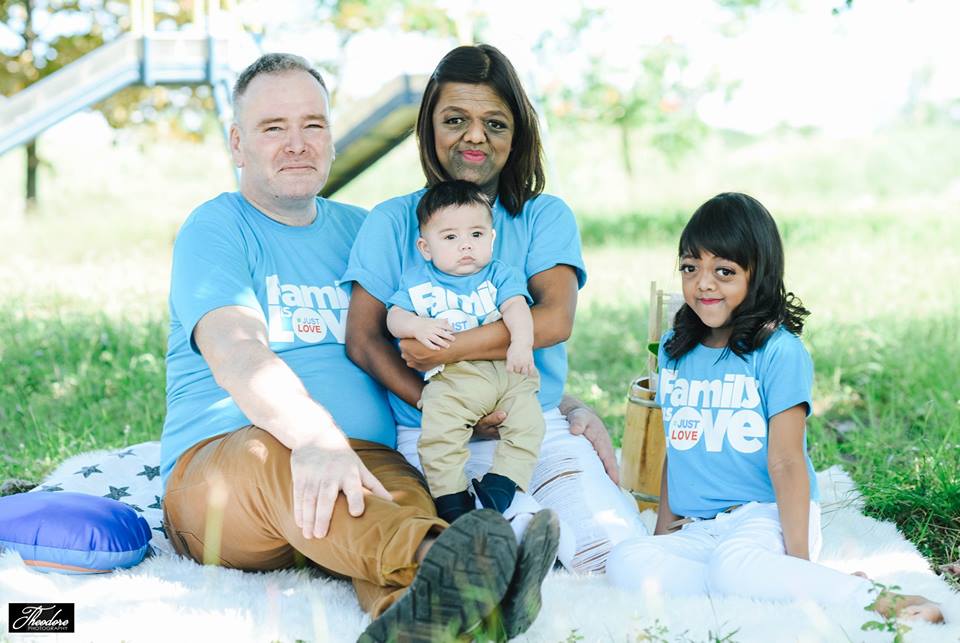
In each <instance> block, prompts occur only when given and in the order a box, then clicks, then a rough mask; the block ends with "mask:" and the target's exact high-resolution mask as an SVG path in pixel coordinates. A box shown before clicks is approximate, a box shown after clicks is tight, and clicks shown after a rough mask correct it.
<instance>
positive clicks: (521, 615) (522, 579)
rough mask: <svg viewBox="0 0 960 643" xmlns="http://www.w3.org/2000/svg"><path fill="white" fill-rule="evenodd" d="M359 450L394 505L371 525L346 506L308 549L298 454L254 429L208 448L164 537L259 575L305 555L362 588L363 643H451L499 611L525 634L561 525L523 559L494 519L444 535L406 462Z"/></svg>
mask: <svg viewBox="0 0 960 643" xmlns="http://www.w3.org/2000/svg"><path fill="white" fill-rule="evenodd" d="M350 444H351V447H352V448H353V449H354V450H355V451H356V453H357V455H358V456H359V457H360V459H361V460H362V461H363V463H364V465H365V466H366V467H367V468H368V469H369V470H370V472H371V473H372V474H373V475H374V476H376V477H377V479H378V480H380V482H381V483H382V484H383V485H384V487H386V489H387V490H388V491H389V492H390V493H391V495H392V496H393V501H389V500H384V499H382V498H379V497H376V496H374V495H372V494H366V495H365V498H364V506H365V509H364V513H363V514H362V515H361V516H358V517H353V516H350V514H349V512H348V509H347V503H346V499H345V498H344V497H343V495H342V494H341V495H340V497H339V498H338V499H337V502H336V505H335V507H334V511H333V516H332V518H331V521H330V528H329V530H328V532H327V535H326V536H325V537H324V538H311V539H307V538H304V537H303V531H302V529H300V528H299V527H297V525H296V524H295V522H294V518H293V515H294V513H293V506H292V505H293V490H292V482H291V477H290V450H289V449H287V448H286V447H285V446H284V445H283V444H282V443H280V442H279V441H278V440H276V438H274V437H273V436H272V435H271V434H270V433H268V432H266V431H263V430H262V429H258V428H256V427H252V426H251V427H246V428H243V429H239V430H237V431H234V432H232V433H228V434H225V435H221V436H217V437H214V438H211V439H209V440H206V441H203V442H200V443H199V444H197V445H195V446H194V447H192V448H191V449H190V450H188V451H187V452H185V453H184V454H183V455H182V456H181V457H180V458H179V460H178V461H177V465H176V466H175V467H174V470H173V471H172V472H171V474H170V477H169V479H168V480H167V485H166V493H165V496H164V502H163V505H164V518H165V520H164V526H165V528H166V530H167V535H168V536H169V538H170V540H171V543H172V544H173V547H174V549H175V550H176V551H177V552H178V553H180V554H181V555H185V556H189V557H190V558H192V559H194V560H195V561H198V562H205V563H208V564H219V565H224V566H227V567H234V568H237V569H244V570H251V571H264V570H272V569H282V568H287V567H292V566H294V565H295V564H296V559H297V556H298V553H299V555H302V556H303V557H305V558H307V559H309V560H310V561H312V562H313V563H315V564H316V565H318V566H319V567H321V568H323V569H324V570H326V571H328V572H330V573H333V574H335V575H339V576H343V577H346V578H350V579H352V580H353V584H354V588H355V589H356V592H357V597H358V599H359V601H360V605H361V606H362V607H363V608H364V609H365V610H366V611H367V612H369V613H370V615H371V618H373V619H374V620H373V622H372V623H371V624H370V626H369V627H368V628H367V630H366V631H365V632H364V635H363V637H361V640H369V641H387V640H397V639H399V640H410V641H417V640H425V641H426V640H436V639H438V638H440V639H442V638H452V637H455V636H456V635H458V634H460V633H463V632H465V631H467V630H469V629H470V628H472V627H473V626H475V625H476V624H478V623H479V622H480V621H481V620H482V619H484V618H487V617H488V616H490V615H491V613H494V612H495V611H496V608H497V607H498V606H499V607H500V608H501V609H500V617H501V618H502V623H503V629H504V632H501V634H505V635H506V636H511V637H512V636H516V635H517V634H519V633H521V632H523V631H525V630H526V629H527V628H528V627H529V626H530V624H531V623H532V622H533V620H534V618H535V617H536V614H537V612H538V611H539V608H540V585H541V583H542V581H543V578H544V577H545V576H546V574H547V572H548V571H549V569H550V567H551V566H552V565H553V561H554V558H555V556H556V548H557V542H558V539H559V527H558V523H557V519H556V516H555V515H554V514H552V513H550V512H544V513H543V515H542V516H540V517H539V518H538V519H537V520H536V524H535V525H534V523H533V522H531V527H530V528H528V531H527V534H526V536H525V538H524V541H523V543H522V544H521V545H520V547H519V550H518V547H517V544H516V538H515V536H514V534H513V531H512V530H511V528H510V526H509V525H508V524H507V523H506V521H504V519H503V517H502V516H500V515H499V514H497V513H496V512H493V511H489V510H485V511H477V512H474V513H473V514H471V518H470V520H469V521H466V522H463V520H462V519H461V520H460V521H457V523H455V525H454V526H453V527H451V528H449V529H447V524H446V523H445V522H443V521H442V520H440V519H439V518H437V517H436V513H435V510H434V506H433V499H432V498H431V496H430V493H429V492H428V490H427V488H426V484H425V482H424V480H423V477H422V476H421V474H420V473H419V472H418V471H417V470H416V469H415V468H413V467H412V466H411V465H410V464H408V463H407V461H406V460H405V459H404V458H403V456H401V455H400V454H399V453H398V452H396V451H395V450H393V449H390V448H388V447H385V446H383V445H381V444H377V443H373V442H366V441H363V440H351V441H350ZM461 522H463V524H462V525H461ZM531 530H532V531H531ZM408 586H409V587H410V591H407V587H408Z"/></svg>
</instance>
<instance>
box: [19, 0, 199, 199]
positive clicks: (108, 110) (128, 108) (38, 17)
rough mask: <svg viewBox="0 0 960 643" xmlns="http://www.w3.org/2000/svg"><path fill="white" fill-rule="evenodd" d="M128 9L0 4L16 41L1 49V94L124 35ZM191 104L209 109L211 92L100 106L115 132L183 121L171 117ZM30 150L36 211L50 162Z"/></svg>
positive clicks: (58, 1)
mask: <svg viewBox="0 0 960 643" xmlns="http://www.w3.org/2000/svg"><path fill="white" fill-rule="evenodd" d="M197 1H199V0H197ZM129 9H130V4H129V3H128V2H118V1H116V0H0V32H2V31H6V32H7V34H8V35H10V36H12V38H10V40H12V41H14V42H15V43H16V44H15V45H14V46H12V47H11V48H9V49H7V50H0V94H3V95H5V96H12V95H13V94H15V93H17V92H19V91H22V90H24V89H26V88H27V87H29V86H30V85H32V84H33V83H35V82H37V81H39V80H42V79H43V78H46V77H47V76H50V75H51V74H54V73H56V72H57V71H59V70H60V69H62V68H63V67H65V66H67V65H68V64H70V63H72V62H73V61H75V60H77V59H78V58H80V57H82V56H84V55H85V54H88V53H90V52H91V51H93V50H94V49H96V48H97V47H100V46H101V45H103V44H104V42H107V41H110V40H113V39H115V38H117V37H119V36H120V35H121V34H122V33H123V32H124V31H126V30H128V29H129V28H130V15H129ZM156 15H157V19H158V24H159V27H160V28H165V29H175V28H176V27H178V26H179V25H182V24H183V23H185V22H187V21H188V20H189V18H190V15H189V11H188V7H186V6H184V5H182V4H181V3H176V2H173V3H165V4H164V5H163V6H162V7H160V8H158V9H157V11H156ZM186 104H193V105H199V106H202V107H209V106H210V105H211V104H212V100H211V99H210V97H209V91H205V90H197V89H194V88H188V89H185V90H176V89H173V90H171V89H170V88H162V87H159V88H144V87H132V88H128V89H126V90H124V91H122V92H120V93H118V94H117V95H115V96H112V97H110V98H108V99H107V100H105V101H103V102H102V103H100V104H98V105H96V106H95V107H96V108H97V109H99V110H100V111H101V112H103V114H104V116H105V117H106V118H107V122H108V123H110V125H111V126H113V127H115V128H116V127H123V126H126V125H128V124H130V123H139V122H158V121H162V120H164V119H167V120H168V121H169V122H171V123H179V122H180V121H179V120H178V119H173V118H170V117H171V116H173V115H174V114H175V113H177V111H178V110H179V109H182V108H183V107H184V105H186ZM181 129H182V128H181ZM25 147H26V185H25V194H26V205H27V209H28V211H29V210H32V209H34V208H35V207H36V203H37V194H38V191H37V170H38V168H39V167H40V166H41V165H42V164H44V163H45V161H44V160H43V159H42V158H41V157H40V156H39V154H38V152H37V142H36V140H33V141H30V142H29V143H27V145H26V146H25Z"/></svg>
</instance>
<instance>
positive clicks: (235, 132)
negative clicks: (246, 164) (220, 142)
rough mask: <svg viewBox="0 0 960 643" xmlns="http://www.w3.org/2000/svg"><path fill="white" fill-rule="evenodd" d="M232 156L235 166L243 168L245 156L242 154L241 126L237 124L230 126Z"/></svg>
mask: <svg viewBox="0 0 960 643" xmlns="http://www.w3.org/2000/svg"><path fill="white" fill-rule="evenodd" d="M230 156H232V157H233V164H234V165H236V166H237V167H243V154H242V153H241V152H240V126H239V125H237V124H236V123H231V124H230Z"/></svg>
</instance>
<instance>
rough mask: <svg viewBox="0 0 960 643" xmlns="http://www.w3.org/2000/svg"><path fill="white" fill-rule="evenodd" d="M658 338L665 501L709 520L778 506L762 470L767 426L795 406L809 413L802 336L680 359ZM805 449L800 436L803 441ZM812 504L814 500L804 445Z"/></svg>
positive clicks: (699, 350) (809, 367)
mask: <svg viewBox="0 0 960 643" xmlns="http://www.w3.org/2000/svg"><path fill="white" fill-rule="evenodd" d="M672 334H673V331H667V332H666V333H665V334H664V335H663V337H662V338H661V340H660V356H659V364H660V377H659V384H658V387H657V401H658V402H659V403H660V406H661V407H662V409H663V426H664V431H665V434H666V441H667V495H668V497H669V499H670V510H671V511H673V513H675V514H677V515H679V516H691V517H696V518H712V517H713V516H715V515H716V514H717V513H718V512H720V511H723V510H725V509H727V508H729V507H731V506H733V505H740V504H745V503H748V502H753V501H756V502H776V496H775V495H774V490H773V483H772V482H771V480H770V474H769V471H768V470H767V438H768V430H769V428H768V422H769V420H770V418H771V417H773V416H774V415H776V414H778V413H780V412H782V411H786V410H787V409H789V408H791V407H793V406H796V405H797V404H806V405H807V415H809V414H810V412H811V410H812V409H813V401H812V396H811V389H812V387H813V362H812V360H811V359H810V355H809V354H808V353H807V350H806V348H804V346H803V343H802V342H801V341H800V338H799V337H797V336H796V335H794V334H792V333H790V332H789V331H787V330H786V329H784V328H782V327H781V328H779V329H778V330H777V331H776V332H775V333H774V334H773V335H772V336H771V337H770V338H769V339H768V340H767V342H766V343H765V344H764V345H763V346H761V347H760V348H758V349H757V350H755V351H753V352H751V353H747V354H746V355H744V357H743V358H740V357H737V355H736V354H734V353H733V352H732V351H726V352H724V349H722V348H710V347H708V346H704V345H702V344H698V345H697V346H696V347H695V348H693V349H692V350H691V351H690V352H689V353H687V354H686V355H683V356H682V357H680V359H679V360H672V359H670V358H669V357H668V356H667V354H666V352H665V351H664V348H663V347H664V346H665V345H666V342H667V340H668V339H669V338H670V337H671V336H672ZM804 445H806V436H804ZM804 457H805V459H806V462H807V471H808V473H809V476H810V498H811V499H812V500H819V498H820V493H819V489H818V487H817V478H816V474H815V473H814V470H813V463H812V462H811V461H810V456H809V454H807V453H806V446H804Z"/></svg>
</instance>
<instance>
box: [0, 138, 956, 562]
mask: <svg viewBox="0 0 960 643" xmlns="http://www.w3.org/2000/svg"><path fill="white" fill-rule="evenodd" d="M57 136H59V135H55V134H51V135H50V137H51V138H49V139H43V140H42V141H41V148H40V151H41V154H42V155H43V154H51V155H52V154H53V153H54V152H55V153H56V154H57V158H56V163H55V165H53V166H52V167H48V166H45V168H44V169H43V170H42V172H41V190H42V201H41V203H40V207H39V209H38V212H36V213H35V214H34V215H33V216H31V217H22V216H18V215H17V212H16V210H17V208H16V207H14V206H11V207H10V208H7V209H6V210H4V211H0V238H3V239H5V240H7V239H13V240H14V242H13V243H8V244H7V245H6V247H5V249H4V253H3V254H2V256H0V372H2V373H3V377H2V379H0V481H3V480H5V479H8V478H27V479H31V480H39V479H40V478H41V477H43V476H44V475H45V474H46V473H48V472H49V471H50V470H51V469H52V468H53V467H54V466H55V465H56V464H57V463H58V462H60V461H62V460H63V459H64V458H66V457H68V456H71V455H74V454H76V453H80V452H83V451H87V450H91V449H98V448H111V447H119V446H123V445H126V444H133V443H137V442H141V441H144V440H155V439H158V438H159V435H160V429H161V426H162V421H163V413H164V368H163V355H164V352H165V341H166V339H165V338H166V325H167V321H166V311H165V309H166V296H167V281H168V278H169V257H170V248H171V243H172V240H173V238H174V235H175V233H176V230H177V228H178V226H179V224H180V222H182V220H183V219H184V218H185V217H186V216H187V214H188V213H189V212H190V210H191V209H192V208H194V207H195V206H196V205H197V204H199V203H201V202H202V201H204V200H206V199H208V198H210V197H212V196H214V195H215V194H216V193H218V192H220V191H222V190H229V189H232V186H233V177H232V176H231V173H230V166H229V163H228V162H226V160H225V156H224V153H223V150H222V143H221V141H219V140H218V139H213V140H211V141H210V142H208V143H206V144H204V145H201V146H196V145H189V144H186V143H177V142H169V141H166V142H164V143H163V144H162V145H160V144H157V143H156V142H155V141H140V140H138V139H137V137H136V136H128V137H126V138H120V139H118V142H117V144H116V145H112V144H110V143H109V142H103V141H96V140H93V141H88V142H87V143H86V144H84V145H68V144H65V143H64V142H63V141H61V140H58V139H57ZM550 146H551V147H552V149H553V150H555V151H556V152H557V154H556V157H555V159H554V161H555V162H554V165H553V173H552V174H551V182H552V183H551V187H550V191H552V192H555V193H558V194H561V195H562V196H564V197H565V198H566V199H567V200H568V202H569V203H570V204H571V206H572V207H573V208H574V211H575V212H576V213H577V217H578V221H579V223H580V226H581V230H582V236H583V239H584V245H585V250H584V255H585V260H586V262H587V267H588V271H589V279H588V283H587V286H586V288H585V289H584V290H583V291H581V293H580V300H579V307H578V313H577V324H576V328H575V332H574V337H573V339H572V341H571V343H570V365H571V372H570V378H569V391H570V392H571V393H573V394H574V395H577V396H579V397H582V398H583V399H585V400H586V401H588V402H590V403H591V404H593V405H595V406H596V408H597V409H598V411H599V412H600V413H601V414H602V415H603V417H604V419H605V420H606V421H607V423H608V426H609V427H610V430H611V433H612V435H613V436H614V439H615V440H616V441H617V442H619V439H620V436H621V435H622V432H623V418H624V412H625V404H626V393H627V387H628V385H629V383H630V381H631V380H632V379H633V378H634V377H637V376H638V375H641V374H642V373H643V372H644V371H645V368H646V353H645V343H646V327H647V322H646V319H647V317H646V305H647V304H646V302H647V293H648V289H649V283H650V281H651V280H656V281H657V282H658V283H659V284H661V285H662V286H663V287H664V288H666V289H668V290H676V289H677V288H678V286H679V281H678V279H677V274H676V258H675V253H676V240H677V236H678V234H679V231H680V229H681V228H682V226H683V224H684V223H685V221H686V218H687V217H688V216H689V214H690V213H691V212H692V211H693V209H694V208H696V207H697V206H698V205H699V204H700V203H701V202H702V201H703V200H705V199H706V198H708V197H710V196H711V195H713V194H715V193H716V192H720V191H725V190H731V189H739V190H745V191H748V192H750V193H752V194H754V195H755V196H757V197H758V198H759V199H760V200H761V201H763V202H764V203H765V204H766V205H767V206H768V207H769V208H770V209H771V211H772V212H773V213H774V216H775V217H776V219H777V221H778V223H779V225H780V227H781V229H782V231H783V236H784V238H785V241H786V246H787V282H788V284H787V285H788V287H789V288H790V289H791V290H794V291H795V292H797V293H798V294H799V295H800V296H801V297H802V299H803V300H804V303H805V304H806V305H807V306H808V307H809V308H810V309H811V310H812V311H813V316H812V317H811V318H810V320H809V324H808V329H807V332H806V333H805V339H806V341H807V344H808V346H809V347H810V349H811V353H812V355H813V358H814V362H815V368H816V385H815V386H816V390H815V400H816V407H817V408H816V415H815V416H814V417H813V418H812V420H811V422H810V446H811V453H812V456H813V459H814V461H815V464H816V466H817V467H818V468H822V467H825V466H828V465H831V464H834V463H841V464H842V465H843V466H844V467H845V468H846V469H847V470H848V471H850V473H851V475H852V476H853V478H854V479H855V480H856V482H857V484H858V485H859V487H860V489H861V490H862V491H863V492H864V495H865V498H866V503H867V511H868V512H870V513H871V514H873V515H875V516H877V517H880V518H883V519H887V520H894V521H895V522H896V523H897V524H898V526H899V527H900V528H901V529H902V530H903V531H904V533H905V534H906V535H907V537H908V538H909V539H910V540H911V541H913V542H914V543H915V544H916V545H917V546H918V547H919V548H920V550H921V551H922V552H923V553H924V554H925V555H927V556H928V557H929V558H930V560H931V562H932V563H935V564H939V563H944V562H947V561H951V560H956V559H958V558H960V524H958V522H957V521H958V516H960V336H958V328H960V318H958V313H957V307H956V297H955V296H954V295H953V291H954V283H953V282H954V281H955V279H954V277H955V275H957V274H960V253H957V252H956V248H960V230H958V229H957V227H956V225H955V223H954V222H953V219H952V217H953V216H954V214H955V212H956V211H957V210H958V209H960V182H958V180H957V179H956V176H955V168H956V167H958V166H960V131H958V130H957V128H952V129H950V128H927V129H917V128H911V129H899V130H891V131H888V132H882V133H880V134H878V135H876V136H873V137H865V138H861V139H851V140H846V141H829V140H826V139H823V138H821V137H811V138H801V137H798V136H796V135H791V134H788V135H782V136H771V137H768V138H767V139H765V140H747V141H744V140H737V141H735V142H731V140H730V139H729V138H728V137H723V136H716V137H714V138H713V139H711V140H710V141H708V142H707V143H706V144H705V145H704V146H703V147H702V148H701V149H700V150H698V152H697V154H696V155H695V156H691V157H690V158H688V159H685V160H683V161H681V163H680V164H679V165H678V166H677V167H671V166H669V164H667V163H665V162H664V161H663V160H662V159H659V158H658V157H656V155H654V154H652V153H649V152H647V151H645V150H642V149H639V150H637V158H636V159H635V160H636V162H635V167H636V168H637V176H636V177H633V178H628V177H626V176H625V175H624V174H623V170H622V168H620V166H619V151H618V150H617V148H616V138H615V134H614V133H611V132H606V131H603V130H598V129H597V128H591V127H559V126H558V127H554V128H553V129H552V131H551V138H550ZM92 157H96V159H97V161H98V162H97V164H96V165H95V166H91V164H90V162H89V159H90V158H92ZM22 181H23V176H22V153H21V152H19V151H17V152H12V153H10V154H7V155H5V156H4V157H0V192H2V193H3V194H5V195H6V194H18V193H19V190H20V186H21V185H22ZM421 183H422V181H421V179H420V175H419V163H418V161H417V158H416V152H415V149H414V148H413V145H412V141H408V142H407V143H405V144H404V145H403V146H401V147H400V148H398V149H397V150H396V151H395V152H394V153H392V154H391V155H389V156H388V157H387V158H385V159H384V160H382V161H381V162H380V163H378V164H377V165H376V166H375V167H374V168H373V169H372V171H370V172H368V173H366V174H365V175H364V176H363V177H361V179H360V180H358V181H357V182H355V183H353V184H351V185H350V186H348V188H347V189H345V190H344V191H343V192H342V193H340V194H338V195H337V197H338V198H340V199H342V200H344V201H348V202H355V203H358V204H361V205H366V206H370V205H373V204H375V203H377V202H378V201H380V200H382V199H384V198H387V197H389V196H392V195H394V194H398V193H402V192H406V191H409V190H412V189H415V188H417V187H419V185H421ZM838 429H846V430H845V431H843V432H841V431H839V430H838Z"/></svg>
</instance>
